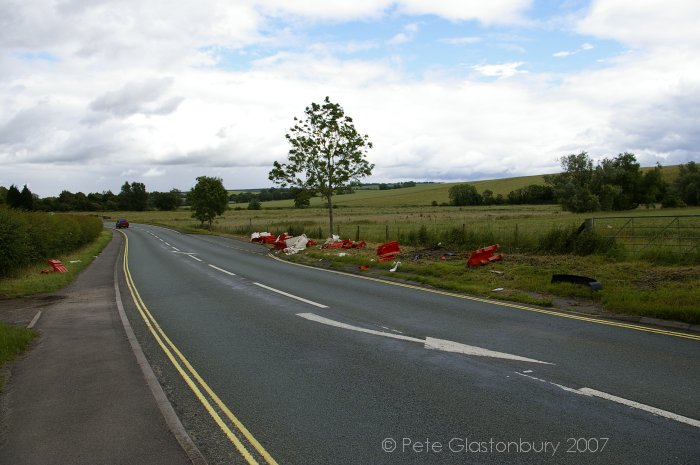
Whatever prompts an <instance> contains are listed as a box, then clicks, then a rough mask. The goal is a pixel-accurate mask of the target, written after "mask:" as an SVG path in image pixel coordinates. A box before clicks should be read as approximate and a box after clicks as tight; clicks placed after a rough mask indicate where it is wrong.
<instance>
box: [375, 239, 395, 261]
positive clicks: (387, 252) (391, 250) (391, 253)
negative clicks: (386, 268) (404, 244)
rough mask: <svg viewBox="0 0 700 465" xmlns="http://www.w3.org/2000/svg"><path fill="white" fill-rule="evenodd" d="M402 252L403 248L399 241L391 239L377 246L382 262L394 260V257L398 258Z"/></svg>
mask: <svg viewBox="0 0 700 465" xmlns="http://www.w3.org/2000/svg"><path fill="white" fill-rule="evenodd" d="M400 253H401V249H400V248H399V241H390V242H386V243H384V244H380V245H379V246H377V255H378V256H379V258H378V261H380V262H390V261H393V260H394V258H396V256H397V255H398V254H400Z"/></svg>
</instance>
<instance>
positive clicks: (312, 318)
mask: <svg viewBox="0 0 700 465" xmlns="http://www.w3.org/2000/svg"><path fill="white" fill-rule="evenodd" d="M297 316H300V317H302V318H305V319H307V320H310V321H315V322H317V323H322V324H324V325H328V326H335V327H336V328H343V329H349V330H350V331H357V332H358V333H367V334H374V335H375V336H384V337H389V338H392V339H401V340H403V341H411V342H419V343H421V344H422V343H424V342H425V341H424V340H423V339H418V338H415V337H410V336H402V335H400V334H391V333H385V332H382V331H376V330H374V329H367V328H360V327H359V326H353V325H349V324H347V323H341V322H340V321H335V320H331V319H329V318H324V317H322V316H318V315H316V314H313V313H297Z"/></svg>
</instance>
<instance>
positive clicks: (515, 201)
mask: <svg viewBox="0 0 700 465" xmlns="http://www.w3.org/2000/svg"><path fill="white" fill-rule="evenodd" d="M448 195H449V197H450V204H451V205H457V206H464V205H545V204H554V203H556V201H555V198H554V189H553V188H552V187H551V186H542V185H539V184H531V185H529V186H525V187H521V188H520V189H515V190H512V191H510V192H509V193H508V195H507V196H504V195H503V194H495V195H494V193H493V191H492V190H490V189H486V190H485V191H484V192H482V193H479V192H478V191H477V190H476V187H474V186H473V185H471V184H457V185H455V186H452V187H450V190H449V191H448ZM435 203H436V202H435Z"/></svg>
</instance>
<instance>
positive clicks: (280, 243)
mask: <svg viewBox="0 0 700 465" xmlns="http://www.w3.org/2000/svg"><path fill="white" fill-rule="evenodd" d="M290 237H291V236H287V234H285V233H282V234H280V235H279V236H277V239H276V240H275V242H273V243H272V245H273V246H274V249H275V250H282V249H285V248H287V243H286V242H285V241H286V240H287V239H288V238H290Z"/></svg>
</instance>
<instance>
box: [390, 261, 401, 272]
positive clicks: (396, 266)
mask: <svg viewBox="0 0 700 465" xmlns="http://www.w3.org/2000/svg"><path fill="white" fill-rule="evenodd" d="M399 265H401V262H394V267H393V268H392V269H390V270H389V271H391V272H392V273H393V272H394V271H396V270H398V269H399Z"/></svg>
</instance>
